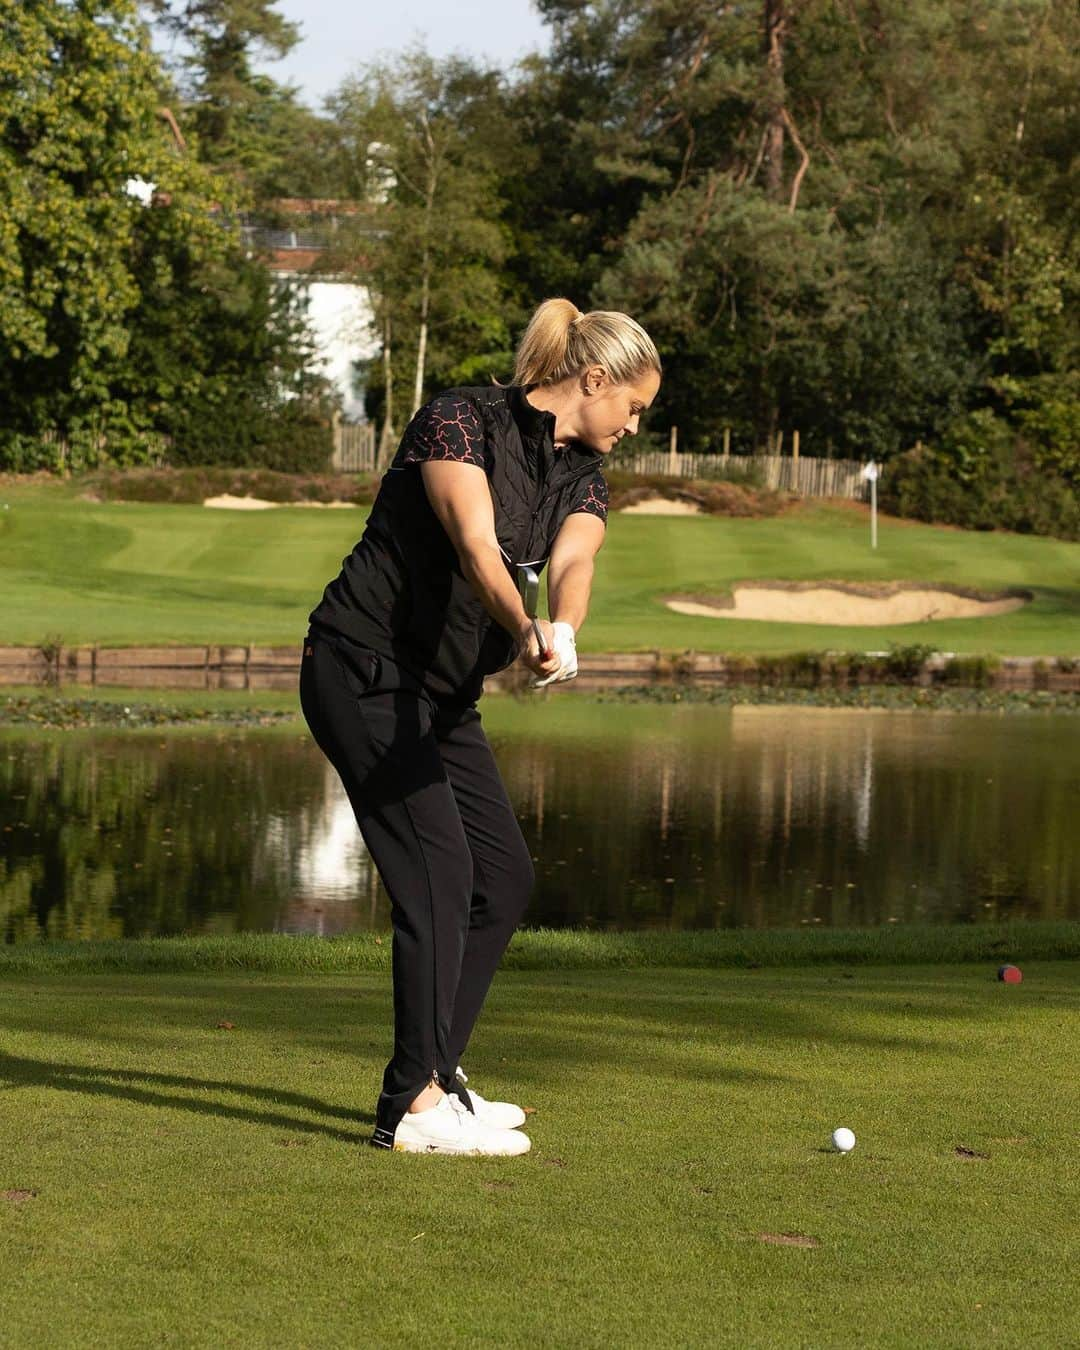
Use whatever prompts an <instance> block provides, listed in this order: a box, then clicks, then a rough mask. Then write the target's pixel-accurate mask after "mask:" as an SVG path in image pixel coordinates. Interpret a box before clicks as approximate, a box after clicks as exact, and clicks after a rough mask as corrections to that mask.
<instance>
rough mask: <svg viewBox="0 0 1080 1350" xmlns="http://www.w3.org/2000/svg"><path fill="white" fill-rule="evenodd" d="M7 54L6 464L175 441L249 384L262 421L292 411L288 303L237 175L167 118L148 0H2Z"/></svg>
mask: <svg viewBox="0 0 1080 1350" xmlns="http://www.w3.org/2000/svg"><path fill="white" fill-rule="evenodd" d="M0 51H2V52H3V58H2V61H0V201H3V202H4V207H3V209H2V211H0V338H2V339H3V352H2V355H0V404H2V406H3V407H4V410H5V416H4V419H3V425H2V427H0V456H2V460H0V462H3V463H4V464H5V467H12V468H33V467H38V466H39V465H41V464H48V463H63V464H67V465H69V466H77V465H81V464H89V463H94V462H96V461H97V460H98V459H99V458H106V457H107V458H111V459H113V460H114V461H117V462H127V461H130V460H132V459H145V458H146V457H147V456H150V455H155V456H160V455H162V454H163V453H164V452H165V448H166V441H165V439H164V437H165V436H166V434H178V433H179V431H180V429H181V426H182V423H183V419H184V417H185V416H186V415H187V412H188V410H189V409H191V408H195V407H197V406H199V405H200V404H204V405H205V403H206V401H207V400H210V401H211V402H212V403H214V404H215V406H216V407H217V408H218V409H219V410H220V409H227V408H229V406H230V400H232V402H233V404H234V405H235V404H236V403H237V402H239V400H237V399H233V398H232V396H233V395H235V394H236V392H237V390H238V388H239V387H240V385H241V384H242V385H243V388H244V389H245V390H247V391H250V390H252V389H253V387H254V386H256V385H258V386H259V388H260V390H261V392H260V394H259V397H258V402H259V404H260V406H261V407H262V408H263V409H264V412H266V416H264V419H263V426H264V427H265V426H266V422H267V418H268V417H269V410H271V409H273V408H274V407H275V406H278V407H284V405H285V404H286V403H288V404H289V405H290V408H291V405H292V404H293V403H295V402H296V400H295V398H294V397H293V394H294V392H295V389H290V388H288V387H287V379H288V369H289V365H290V362H293V364H295V362H294V359H293V356H292V355H289V354H287V353H286V351H285V348H286V347H289V344H290V343H293V342H294V338H293V337H290V338H289V339H288V342H286V341H285V340H284V339H283V338H282V336H281V332H282V325H283V324H285V323H286V322H287V316H286V315H285V314H284V312H283V313H282V314H281V316H280V317H275V315H276V313H277V307H278V306H279V303H280V304H281V305H285V304H286V303H287V302H286V301H285V300H284V299H283V300H282V301H280V302H279V301H278V300H277V299H276V298H275V297H274V295H273V294H271V293H269V287H270V282H269V279H268V278H267V277H265V275H264V274H263V273H262V272H261V271H260V270H259V269H257V268H256V267H255V264H251V263H248V262H246V260H245V257H244V252H243V248H242V244H241V241H240V238H239V232H238V229H237V228H236V225H235V219H236V217H235V201H236V199H235V196H234V194H233V190H232V188H231V186H230V184H229V182H228V180H227V179H225V178H224V177H223V176H221V175H217V174H214V173H213V172H212V171H211V170H210V169H209V168H207V167H206V166H204V165H201V164H199V163H198V162H197V161H196V160H195V159H194V158H193V157H192V156H190V155H187V154H184V153H182V151H181V150H180V148H179V146H178V145H177V143H176V141H175V138H174V136H173V135H172V133H171V132H170V131H169V129H168V127H167V125H166V122H165V121H164V120H163V119H162V116H161V111H162V109H161V103H160V98H159V91H160V89H161V87H162V85H163V83H164V78H163V73H162V70H161V67H160V65H159V63H158V62H157V61H156V59H155V58H154V56H153V54H152V52H151V50H150V45H149V40H148V34H147V31H146V29H145V26H144V25H143V23H142V22H141V21H140V19H139V16H138V12H137V9H136V5H135V3H134V0H80V2H79V3H75V4H56V3H53V2H52V0H21V2H20V3H16V2H15V0H0ZM138 184H142V185H143V187H145V188H146V191H145V192H144V193H143V199H144V200H146V201H148V202H149V204H148V205H143V204H141V202H140V199H139V198H138V197H136V196H132V195H131V194H130V192H129V191H128V190H127V187H129V186H133V185H135V186H137V185H138ZM147 185H153V186H152V188H151V187H149V186H147ZM253 269H254V270H253ZM256 273H257V275H256ZM268 330H269V333H270V335H271V336H267V332H268ZM292 332H293V333H294V334H295V326H294V328H293V330H292ZM275 335H276V336H275ZM230 345H231V346H232V347H233V349H234V350H237V351H241V350H242V351H244V352H246V356H245V358H244V360H243V361H242V362H240V361H238V362H236V363H234V364H232V365H229V364H228V363H223V361H222V352H223V350H224V348H226V347H228V346H230ZM290 351H295V347H291V348H290ZM302 359H303V358H302V349H301V361H302ZM293 384H294V386H295V384H296V380H295V379H294V380H293ZM218 415H219V416H220V414H218Z"/></svg>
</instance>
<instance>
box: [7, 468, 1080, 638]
mask: <svg viewBox="0 0 1080 1350" xmlns="http://www.w3.org/2000/svg"><path fill="white" fill-rule="evenodd" d="M77 487H78V485H77V484H63V483H32V484H27V483H12V482H10V481H9V482H7V483H5V484H4V485H3V487H2V490H0V496H2V497H3V500H4V501H5V502H6V503H7V506H8V508H9V509H8V510H4V511H0V569H2V570H3V573H4V577H5V586H4V590H3V594H2V595H0V641H3V642H6V643H31V644H38V643H42V642H44V641H45V640H46V639H47V638H50V637H53V638H59V639H61V640H62V641H63V642H64V643H65V644H66V645H69V646H70V645H76V644H79V643H91V642H98V643H104V644H109V643H112V644H117V645H124V644H138V643H150V644H157V643H201V642H226V643H246V642H255V643H282V642H299V641H300V639H301V638H302V636H303V633H304V629H305V625H306V619H307V615H308V613H309V611H310V610H311V609H312V608H313V607H314V606H315V604H316V603H317V601H318V599H319V597H320V595H321V594H322V589H323V587H324V585H325V584H326V582H327V581H329V580H330V579H331V578H332V577H333V576H335V575H336V574H337V571H338V568H339V567H340V564H341V559H342V558H343V557H344V556H345V554H347V553H348V552H349V551H350V550H351V548H352V546H353V544H354V543H355V542H356V540H357V538H358V537H359V535H360V534H361V532H362V530H363V524H364V521H365V519H366V508H359V507H358V508H356V509H355V510H350V511H334V512H323V511H302V510H277V511H264V512H251V513H244V512H234V511H208V510H205V509H204V508H202V507H199V506H174V505H153V504H141V503H133V502H130V503H100V502H98V503H94V502H88V501H82V500H80V499H79V498H78V496H77ZM76 560H77V561H76ZM1078 562H1080V545H1078V544H1072V543H1066V542H1063V541H1060V540H1054V539H1040V538H1032V537H1027V536H1020V535H1010V534H978V533H971V532H965V531H961V530H955V529H942V528H936V527H932V526H923V525H914V524H911V523H910V522H906V521H896V520H889V519H885V520H883V521H882V523H881V530H880V546H879V548H878V549H877V551H876V552H871V550H870V547H869V536H868V528H867V519H866V513H865V511H864V510H863V508H861V507H854V506H851V505H849V504H836V503H808V504H805V505H804V506H802V507H800V508H799V509H797V510H795V511H792V512H788V513H785V514H783V515H780V516H777V517H774V518H770V519H732V518H721V517H701V518H694V517H683V518H670V517H668V518H664V517H648V516H620V515H618V514H613V515H612V517H611V520H610V524H609V529H608V538H607V542H606V544H605V547H604V550H603V552H602V554H601V557H600V562H599V566H598V568H597V574H596V584H595V590H594V600H593V605H592V614H591V617H590V620H589V622H588V625H587V626H586V628H585V629H584V631H583V634H582V639H581V645H582V649H583V650H590V651H644V650H655V649H657V648H660V649H661V650H664V651H672V652H677V651H683V650H686V649H688V648H694V649H696V650H699V651H730V652H740V651H742V652H763V653H768V652H772V653H776V652H791V651H805V650H810V649H812V650H817V651H824V650H834V651H854V650H861V651H867V650H870V651H882V650H885V649H887V648H888V646H889V644H890V643H897V644H901V645H909V644H913V643H918V642H927V641H929V642H932V643H933V644H934V645H936V646H937V647H938V648H939V649H942V650H948V651H954V652H961V653H980V652H981V653H995V654H997V655H999V656H1013V655H1032V656H1046V657H1054V656H1060V655H1066V656H1070V655H1076V654H1077V652H1076V647H1077V639H1076V632H1077V620H1078V619H1080V586H1078V584H1077V576H1078V571H1080V569H1078ZM765 578H774V579H784V580H793V581H803V580H815V579H818V580H821V579H844V580H852V581H885V580H923V581H927V582H946V583H950V584H952V585H961V586H973V587H976V588H981V589H985V590H989V591H999V590H1003V589H1006V588H1008V587H1013V586H1019V587H1026V588H1028V589H1030V590H1031V591H1032V592H1033V593H1034V596H1035V599H1034V601H1033V603H1032V604H1030V605H1028V606H1026V607H1025V608H1023V609H1021V610H1018V611H1016V612H1014V613H1013V614H1007V615H1001V616H998V617H997V618H993V619H964V620H948V621H942V622H936V623H933V624H911V625H903V626H899V627H886V628H834V627H827V626H819V625H812V626H809V625H795V624H767V623H752V622H747V621H731V620H714V619H704V618H695V617H692V616H687V615H680V614H675V613H673V612H672V611H670V610H668V609H667V608H666V607H665V605H664V597H665V596H666V595H668V594H671V593H674V592H683V593H690V592H693V593H700V594H707V593H712V594H715V593H719V592H723V591H724V590H725V589H726V588H728V587H730V585H731V584H732V583H733V582H735V581H739V580H749V579H765Z"/></svg>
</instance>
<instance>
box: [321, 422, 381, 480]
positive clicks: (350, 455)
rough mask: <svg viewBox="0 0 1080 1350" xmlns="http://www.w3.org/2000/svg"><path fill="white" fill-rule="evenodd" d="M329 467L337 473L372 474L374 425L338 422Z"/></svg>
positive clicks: (369, 423) (373, 465) (373, 463)
mask: <svg viewBox="0 0 1080 1350" xmlns="http://www.w3.org/2000/svg"><path fill="white" fill-rule="evenodd" d="M330 465H331V467H332V468H333V469H334V470H335V471H336V472H337V473H373V472H374V470H375V424H374V423H373V422H338V423H337V424H336V425H335V427H334V453H333V455H332V456H331V457H330Z"/></svg>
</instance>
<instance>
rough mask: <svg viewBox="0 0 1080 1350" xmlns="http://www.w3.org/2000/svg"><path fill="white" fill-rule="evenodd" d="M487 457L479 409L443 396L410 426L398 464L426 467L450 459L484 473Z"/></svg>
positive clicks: (451, 397) (415, 418) (427, 407)
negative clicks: (473, 465)
mask: <svg viewBox="0 0 1080 1350" xmlns="http://www.w3.org/2000/svg"><path fill="white" fill-rule="evenodd" d="M485 457H486V450H485V447H484V427H483V423H482V422H481V421H480V416H479V414H478V413H477V411H476V409H475V408H474V407H473V405H472V404H471V403H469V402H468V401H467V400H466V399H463V398H454V397H453V396H451V395H446V394H443V395H440V396H439V397H438V398H435V399H432V401H431V402H430V403H429V404H427V405H426V406H425V407H423V408H421V409H420V411H419V412H418V413H417V414H416V416H415V417H414V418H413V420H412V421H411V422H410V423H409V425H408V428H407V430H406V432H405V435H404V437H403V439H402V442H401V449H400V450H399V452H398V457H397V462H398V464H399V465H405V464H424V463H426V462H427V461H428V460H435V459H448V460H452V461H454V462H455V463H457V464H475V465H477V466H478V467H479V468H481V469H483V468H485V467H486V465H485Z"/></svg>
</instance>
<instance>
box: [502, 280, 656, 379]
mask: <svg viewBox="0 0 1080 1350" xmlns="http://www.w3.org/2000/svg"><path fill="white" fill-rule="evenodd" d="M589 366H603V367H604V369H605V370H606V371H607V373H608V378H609V379H610V380H611V381H612V382H613V383H615V384H630V383H632V382H633V381H634V380H635V379H638V378H640V376H642V375H643V374H644V373H645V372H646V371H647V370H655V371H656V372H657V374H659V373H660V354H659V353H658V352H657V350H656V346H655V344H654V343H653V340H652V338H651V337H649V335H648V333H646V331H645V329H644V328H642V326H641V325H640V324H639V323H635V321H634V320H633V319H632V318H631V317H630V316H629V314H620V313H619V311H618V310H613V309H594V310H591V311H590V312H589V313H588V314H582V312H581V311H580V310H579V309H578V307H577V306H576V305H574V304H571V302H570V301H569V300H561V299H560V300H545V301H544V303H543V304H542V305H540V307H539V308H538V309H537V311H536V313H535V314H534V315H533V316H532V318H531V319H530V320H529V326H528V328H526V329H525V333H524V335H523V336H522V339H521V342H520V343H519V344H518V349H517V355H516V357H515V359H514V383H515V384H518V385H522V386H523V387H525V388H531V387H532V386H534V385H538V384H558V383H559V382H560V380H565V379H569V378H570V376H572V375H577V374H578V373H579V372H580V371H583V370H587V369H588V367H589Z"/></svg>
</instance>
